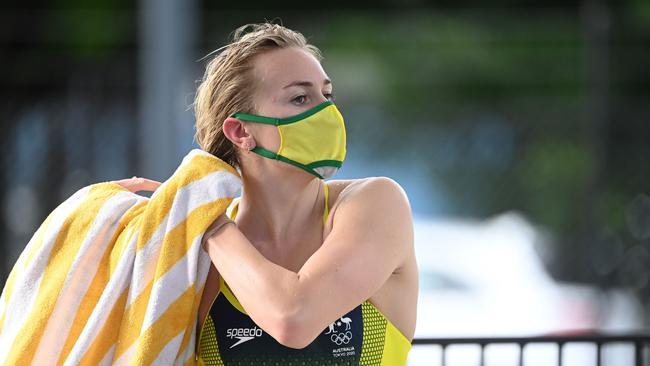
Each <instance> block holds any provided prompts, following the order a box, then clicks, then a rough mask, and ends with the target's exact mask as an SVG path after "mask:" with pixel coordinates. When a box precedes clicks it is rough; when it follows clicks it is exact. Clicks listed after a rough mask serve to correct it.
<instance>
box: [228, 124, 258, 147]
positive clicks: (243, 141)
mask: <svg viewBox="0 0 650 366" xmlns="http://www.w3.org/2000/svg"><path fill="white" fill-rule="evenodd" d="M223 134H224V135H225V136H226V138H228V140H230V141H232V143H233V144H235V145H236V146H238V147H239V148H241V149H243V150H251V149H252V148H254V147H255V145H256V143H255V138H253V135H251V134H250V132H249V131H248V129H247V127H246V125H245V124H244V122H242V121H241V120H240V119H237V118H234V117H228V118H226V119H225V120H224V121H223Z"/></svg>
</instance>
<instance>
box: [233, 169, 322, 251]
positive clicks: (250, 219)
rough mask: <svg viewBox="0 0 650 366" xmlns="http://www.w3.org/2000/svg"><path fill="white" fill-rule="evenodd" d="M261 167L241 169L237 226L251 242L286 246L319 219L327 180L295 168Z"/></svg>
mask: <svg viewBox="0 0 650 366" xmlns="http://www.w3.org/2000/svg"><path fill="white" fill-rule="evenodd" d="M272 163H274V164H284V163H281V162H272ZM263 165H267V164H263ZM259 168H262V169H249V170H243V169H242V183H243V184H242V194H241V201H240V202H239V208H238V212H237V217H236V221H237V226H239V227H240V228H241V229H242V231H243V232H245V233H246V236H247V237H248V238H249V240H251V241H252V242H258V243H266V244H270V245H273V246H285V245H287V244H288V243H290V242H291V241H292V239H293V241H295V240H296V233H302V232H305V230H306V229H307V228H309V227H310V226H313V225H314V223H319V222H320V218H321V217H322V213H323V210H324V207H323V204H324V196H323V194H322V190H323V186H322V185H323V184H324V182H323V181H322V180H321V179H318V178H314V177H311V176H309V175H307V174H305V173H303V172H301V171H296V170H294V169H291V171H289V169H277V166H276V167H273V169H264V168H263V167H259Z"/></svg>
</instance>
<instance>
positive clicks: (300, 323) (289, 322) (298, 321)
mask: <svg viewBox="0 0 650 366" xmlns="http://www.w3.org/2000/svg"><path fill="white" fill-rule="evenodd" d="M309 324H310V323H309V322H308V321H305V319H304V317H300V316H298V315H297V314H292V315H285V316H282V317H280V318H279V319H278V320H277V322H276V325H275V332H274V333H275V334H272V336H273V338H275V340H276V341H278V343H280V344H282V345H283V346H285V347H289V348H294V349H302V348H305V347H307V346H308V345H309V344H311V343H312V342H313V341H314V339H316V337H317V336H318V333H316V334H313V333H314V332H311V331H310V329H309Z"/></svg>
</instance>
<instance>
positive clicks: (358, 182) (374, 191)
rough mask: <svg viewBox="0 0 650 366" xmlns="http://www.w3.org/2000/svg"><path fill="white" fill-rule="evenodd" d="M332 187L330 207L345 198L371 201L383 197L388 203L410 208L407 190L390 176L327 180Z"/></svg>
mask: <svg viewBox="0 0 650 366" xmlns="http://www.w3.org/2000/svg"><path fill="white" fill-rule="evenodd" d="M327 185H328V186H329V188H330V207H332V208H335V207H336V206H338V205H339V204H340V203H341V202H343V201H345V200H360V201H362V202H363V201H369V200H374V199H377V198H380V197H381V198H382V199H383V200H384V201H385V200H386V199H388V200H389V201H388V204H397V205H403V206H405V207H406V208H408V209H409V210H410V204H409V201H408V197H407V195H406V192H405V191H404V189H403V188H402V186H400V184H399V183H397V182H396V181H395V180H393V179H391V178H388V177H383V176H380V177H368V178H360V179H339V180H330V181H328V182H327Z"/></svg>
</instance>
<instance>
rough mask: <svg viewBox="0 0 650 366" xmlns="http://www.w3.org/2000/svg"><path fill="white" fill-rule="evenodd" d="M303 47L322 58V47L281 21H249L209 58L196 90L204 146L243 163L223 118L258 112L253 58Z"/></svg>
mask: <svg viewBox="0 0 650 366" xmlns="http://www.w3.org/2000/svg"><path fill="white" fill-rule="evenodd" d="M288 47H299V48H303V49H305V50H307V51H309V52H310V53H311V54H312V55H314V57H316V59H317V60H318V61H319V62H320V61H321V60H322V58H323V57H322V55H321V53H320V50H319V49H318V48H317V47H315V46H313V45H311V44H308V43H307V40H306V39H305V37H304V36H303V35H302V34H301V33H299V32H296V31H293V30H291V29H289V28H286V27H284V26H282V25H280V24H274V23H268V22H267V23H259V24H246V25H243V26H241V27H239V28H237V29H236V30H235V31H234V36H233V41H232V42H231V43H230V44H228V45H226V46H224V47H221V48H219V49H217V50H215V51H213V52H211V53H210V54H212V53H214V52H218V51H221V52H220V53H218V54H217V55H216V56H215V57H214V58H213V59H212V60H210V61H209V62H208V64H207V65H206V69H205V74H204V75H203V78H202V80H201V83H200V85H199V86H198V89H197V91H196V97H195V99H194V103H193V106H194V114H195V117H196V133H195V136H194V138H195V139H196V142H197V143H198V144H199V146H200V147H201V149H203V150H205V151H207V152H209V153H211V154H213V155H215V156H216V157H218V158H220V159H222V160H223V161H225V162H226V163H228V164H230V165H233V166H235V167H237V168H239V167H240V164H239V157H238V155H237V149H236V147H235V145H234V144H233V143H232V142H231V141H230V140H228V138H226V136H225V135H224V133H223V128H222V127H223V121H224V120H225V119H226V118H228V117H229V116H231V115H233V114H234V113H237V112H244V113H253V114H254V113H255V106H254V105H253V94H254V93H253V90H254V89H255V86H256V80H254V79H253V75H252V74H253V73H252V72H251V70H252V62H251V60H252V59H253V58H254V57H255V56H257V55H259V54H261V53H264V52H266V51H269V50H272V49H279V48H288ZM210 54H208V56H209V55H210Z"/></svg>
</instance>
